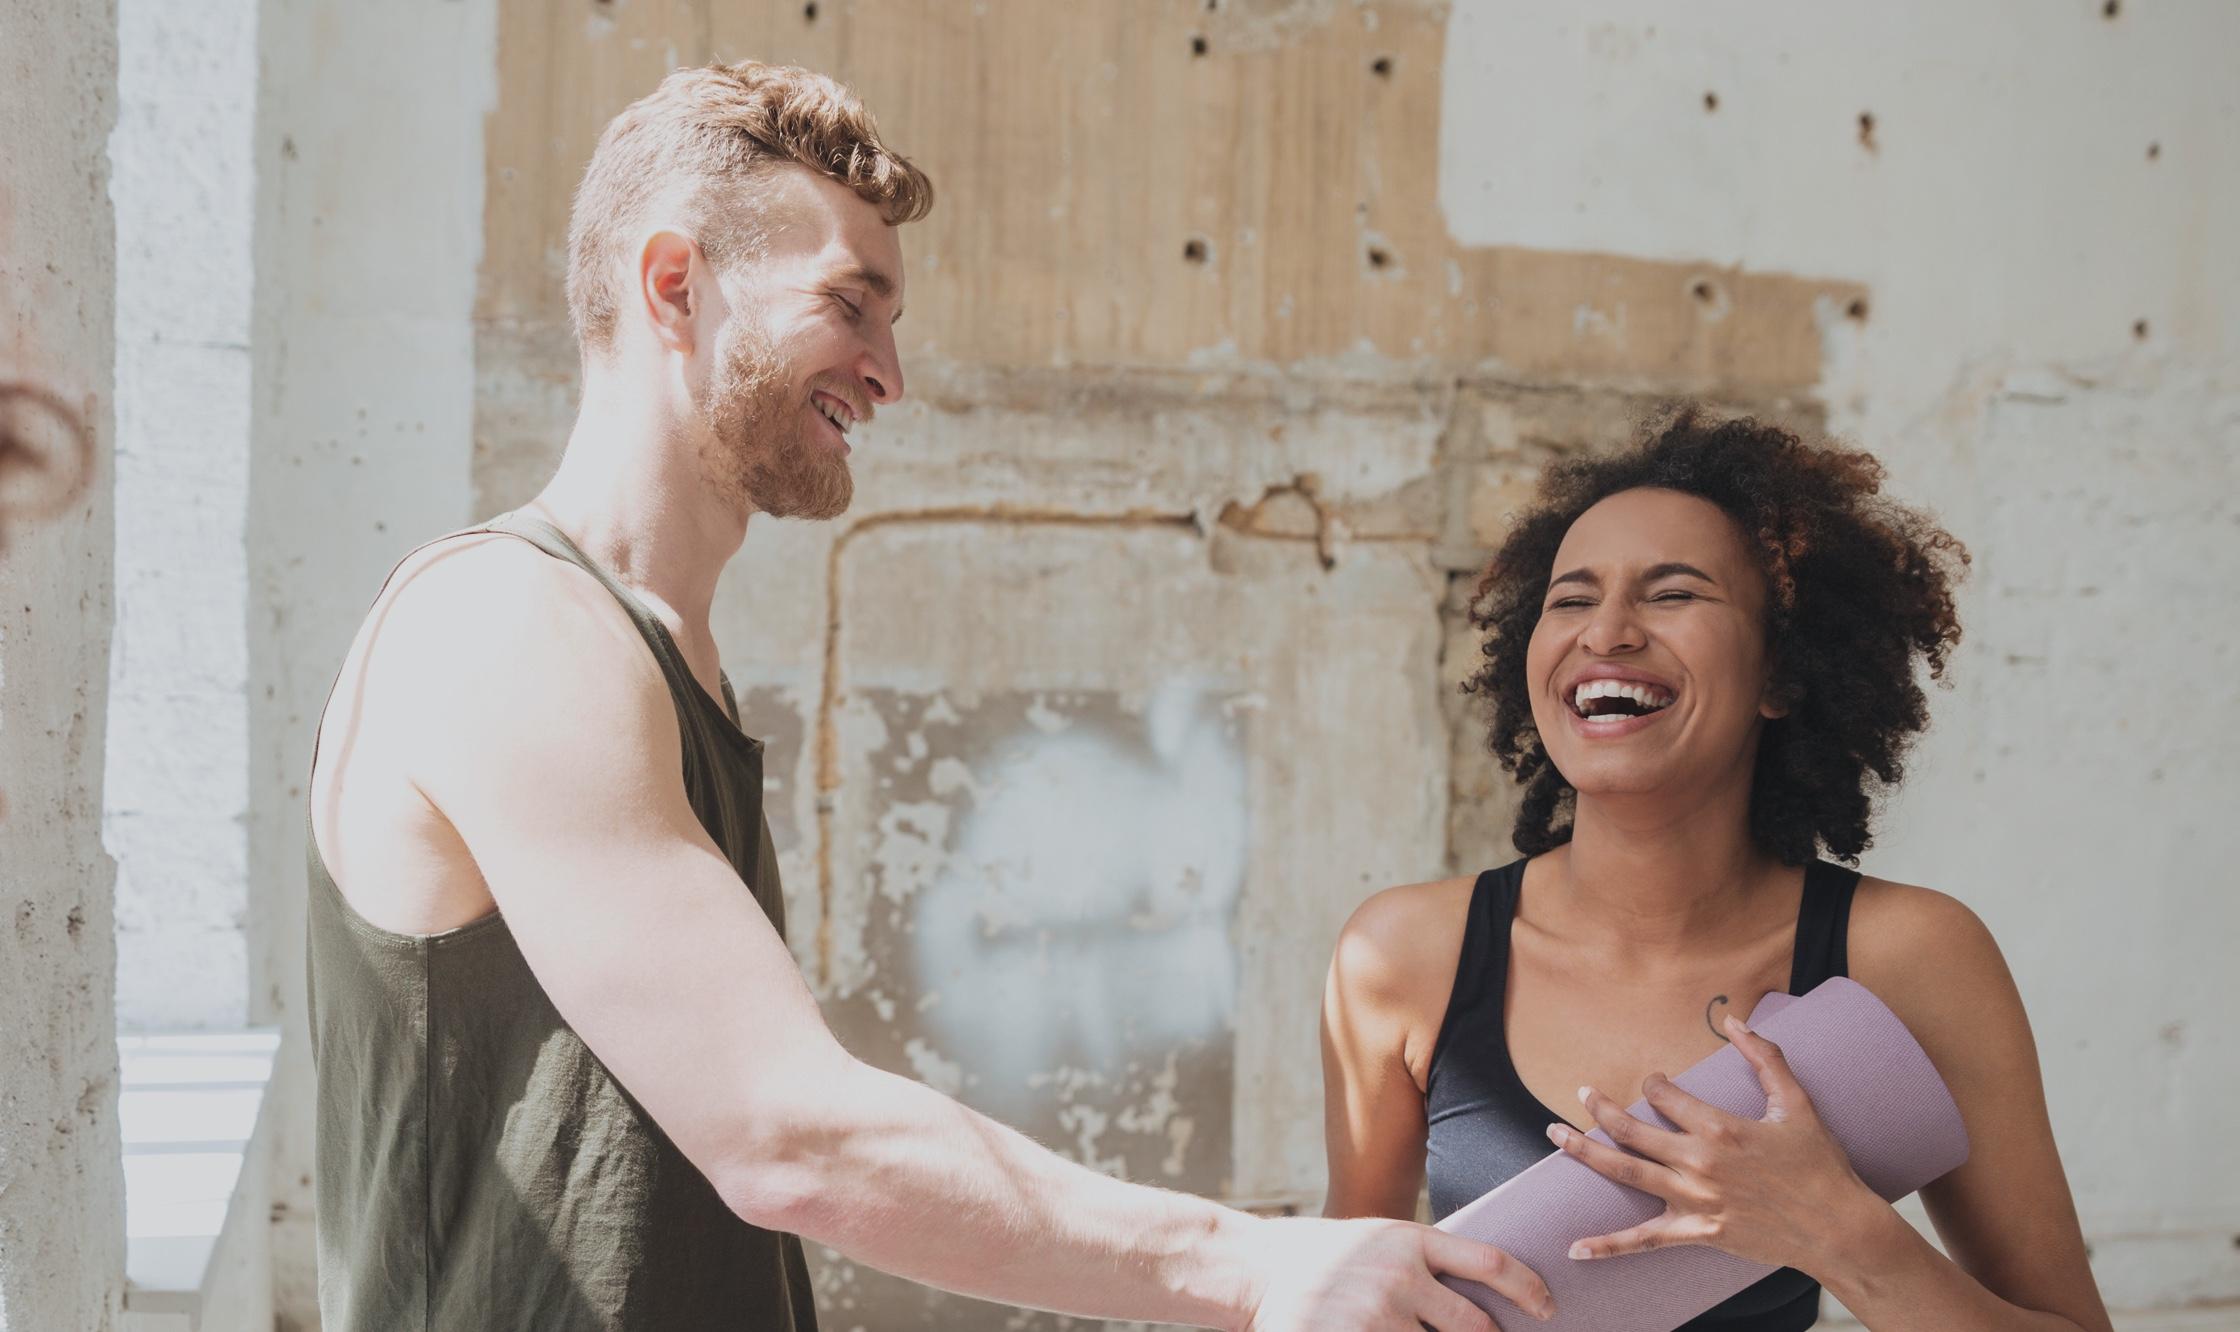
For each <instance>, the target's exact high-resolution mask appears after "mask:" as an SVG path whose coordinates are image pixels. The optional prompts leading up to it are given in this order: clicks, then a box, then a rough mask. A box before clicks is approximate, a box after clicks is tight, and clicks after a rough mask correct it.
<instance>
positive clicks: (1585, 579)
mask: <svg viewBox="0 0 2240 1332" xmlns="http://www.w3.org/2000/svg"><path fill="white" fill-rule="evenodd" d="M1565 583H1578V584H1580V585H1581V586H1583V587H1600V586H1602V580H1601V579H1600V578H1597V577H1595V575H1594V570H1592V569H1573V570H1572V571H1571V572H1570V573H1564V574H1557V575H1556V576H1555V577H1553V578H1551V579H1549V580H1548V590H1549V591H1550V592H1553V591H1555V590H1556V589H1557V588H1559V587H1561V586H1563V585H1564V584H1565Z"/></svg>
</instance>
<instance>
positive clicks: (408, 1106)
mask: <svg viewBox="0 0 2240 1332" xmlns="http://www.w3.org/2000/svg"><path fill="white" fill-rule="evenodd" d="M477 530H487V531H498V532H506V533H510V534H511V535H514V536H518V537H521V538H522V539H524V540H527V541H529V542H530V543H532V544H534V545H535V546H537V547H538V548H539V549H541V550H543V551H545V552H546V553H547V554H550V555H552V556H554V557H555V558H558V559H562V560H566V561H568V562H569V563H571V564H575V565H577V566H579V567H581V568H583V569H585V570H586V571H588V572H589V573H590V574H591V575H592V576H593V577H595V578H597V579H598V580H599V581H600V582H601V583H602V584H604V585H605V586H606V587H607V589H608V590H609V591H610V592H612V593H613V594H614V596H615V599H616V600H617V601H619V602H621V603H622V605H623V607H624V609H626V610H627V611H628V612H629V613H630V618H631V619H632V620H634V621H636V623H637V626H638V630H639V632H640V633H641V634H642V635H643V636H644V637H645V640H646V645H647V647H648V649H649V650H650V651H651V652H652V653H653V654H654V656H655V658H657V659H658V660H659V662H660V664H661V671H662V674H663V675H664V676H666V677H667V679H668V683H669V691H670V693H671V694H672V695H673V696H674V697H675V700H676V708H677V722H678V725H679V727H680V729H681V731H682V734H683V738H684V782H685V789H686V791H687V793H688V794H689V795H690V797H691V800H692V808H693V810H694V812H695V813H697V814H698V815H699V816H700V822H701V824H702V825H703V826H704V827H706V829H707V830H708V835H709V836H710V837H712V838H713V839H714V840H715V843H716V845H717V846H718V847H720V848H722V850H723V853H724V855H725V856H727V857H728V858H729V859H730V861H731V864H732V866H733V867H734V868H736V869H737V870H738V871H739V876H740V878H741V879H742V880H743V884H744V886H743V887H742V889H741V891H751V892H752V893H753V894H754V897H755V900H756V901H757V902H758V903H759V904H760V905H761V907H762V909H763V910H764V911H765V912H766V913H768V915H769V917H770V920H771V923H772V924H774V925H775V926H777V928H778V930H779V932H780V933H781V934H783V933H784V931H785V905H784V902H783V900H782V899H781V896H780V893H779V886H778V865H777V860H776V857H775V855H774V853H773V852H772V850H771V845H770V827H769V822H768V820H767V819H765V818H764V817H763V812H762V746H761V744H760V743H759V742H757V741H755V740H751V739H749V738H747V736H745V735H744V734H742V733H741V732H740V730H739V727H738V722H737V715H738V706H737V703H736V702H735V700H734V699H733V698H732V694H731V684H730V681H728V680H726V681H724V682H723V692H724V702H723V705H722V706H720V707H719V706H718V705H717V703H716V702H715V700H714V699H712V698H710V697H709V696H708V694H707V691H706V690H704V689H702V688H701V687H700V685H699V683H698V682H697V681H696V680H695V679H694V678H693V676H692V673H691V671H690V670H689V669H688V668H687V667H686V666H685V663H684V659H683V657H682V656H681V655H680V654H679V653H678V651H677V648H676V644H675V642H674V641H673V640H672V639H671V638H670V636H669V633H668V631H667V630H666V629H665V628H664V627H663V626H662V625H661V623H660V621H658V620H656V619H655V618H654V617H653V616H652V615H651V614H649V613H648V612H647V610H646V608H645V606H644V605H643V604H642V603H641V602H639V601H638V600H637V598H635V597H634V596H632V595H631V594H630V593H629V592H628V591H627V590H626V589H624V588H623V587H622V586H621V585H620V584H618V583H616V582H615V581H614V579H613V578H611V577H609V576H608V575H607V573H606V572H605V571H604V570H602V569H600V568H598V567H597V566H595V565H594V564H592V562H591V561H590V560H589V559H588V558H586V557H585V556H584V554H583V552H582V551H581V550H578V549H577V548H576V547H575V545H574V544H573V543H572V542H570V541H569V540H568V539H567V538H566V537H565V536H564V535H562V534H561V533H560V532H559V531H558V529H556V528H554V527H552V526H551V525H550V524H548V523H545V522H543V521H541V520H539V519H535V518H531V517H527V516H524V515H507V516H505V517H503V518H500V519H498V520H496V521H494V522H492V523H490V524H489V525H488V526H487V527H486V528H483V529H477ZM567 723H568V719H567V718H565V717H556V718H554V719H553V724H554V725H563V726H564V725H566V724H567ZM314 761H316V754H314ZM525 776H526V774H525ZM310 873H311V893H310V908H309V911H310V921H309V935H310V939H309V942H310V957H309V965H310V979H311V1035H312V1051H313V1058H314V1060H315V1061H316V1064H317V1069H318V1130H319V1136H318V1207H319V1309H320V1316H321V1319H322V1321H323V1323H324V1325H325V1327H326V1329H327V1332H408V1330H417V1332H433V1330H436V1329H441V1330H443V1332H453V1330H457V1332H470V1330H471V1332H505V1330H506V1329H521V1330H522V1332H528V1330H529V1329H536V1332H559V1330H567V1332H572V1330H573V1329H578V1328H587V1329H629V1330H631V1332H637V1330H639V1329H644V1330H646V1332H653V1330H655V1329H658V1330H659V1332H675V1330H677V1329H701V1328H740V1329H754V1332H789V1330H790V1332H813V1329H814V1328H815V1327H816V1312H815V1309H814V1307H813V1306H812V1305H811V1303H810V1288H809V1274H808V1269H807V1267H806V1265H805V1264H804V1262H803V1259H802V1251H801V1242H800V1241H799V1240H798V1239H795V1238H794V1237H792V1236H790V1235H780V1234H776V1233H773V1232H771V1231H767V1230H761V1229H758V1228H756V1227H754V1226H750V1225H748V1224H746V1223H745V1222H743V1221H741V1220H739V1218H738V1217H737V1216H735V1215H733V1214H732V1212H731V1211H730V1210H729V1209H728V1208H726V1207H725V1206H724V1204H723V1201H722V1200H721V1199H720V1198H719V1197H718V1196H717V1195H716V1191H715V1189H714V1188H713V1187H712V1186H711V1185H710V1184H709V1183H708V1181H707V1178H706V1177H705V1176H703V1175H702V1174H701V1173H700V1171H699V1170H698V1169H696V1168H694V1166H693V1165H692V1163H691V1162H690V1161H687V1160H686V1159H685V1157H684V1155H683V1153H681V1152H679V1151H678V1150H677V1148H676V1145H675V1144H674V1143H672V1142H671V1141H670V1140H669V1137H668V1135H667V1134H665V1133H663V1132H662V1131H661V1129H660V1128H659V1126H657V1125H656V1124H655V1123H654V1122H653V1120H652V1119H651V1118H650V1117H648V1116H647V1115H646V1113H645V1112H644V1111H643V1110H641V1109H640V1108H639V1107H638V1105H637V1103H636V1102H635V1101H634V1100H632V1099H631V1097H630V1094H629V1093H628V1092H627V1091H625V1090H624V1089H623V1088H622V1086H621V1084H619V1083H617V1082H616V1081H615V1080H614V1078H613V1077H611V1076H610V1075H609V1074H608V1072H607V1070H606V1068H605V1067H604V1066H602V1065H601V1064H600V1062H599V1060H598V1057H597V1056H595V1055H593V1054H592V1053H591V1051H590V1050H589V1049H587V1048H586V1047H585V1046H584V1044H583V1042H582V1041H581V1040H580V1039H578V1038H577V1036H576V1034H575V1032H573V1031H572V1030H570V1029H569V1027H568V1024H567V1023H566V1022H565V1021H563V1020H562V1019H561V1017H560V1014H559V1013H558V1012H557V1011H555V1010H554V1008H553V1006H552V1002H551V1000H550V999H549V998H547V997H546V995H545V992H544V988H543V987H542V986H540V985H539V984H538V983H537V978H536V977H535V976H534V975H533V974H531V972H530V970H529V967H528V964H527V963H526V962H525V961H524V960H523V958H522V956H521V950H520V949H519V948H518V947H516V946H515V943H514V939H513V934H512V932H511V931H510V930H509V929H507V927H506V922H505V920H504V918H503V917H502V916H500V915H497V914H492V915H490V916H486V917H484V918H483V919H481V920H478V921H475V922H474V923H473V924H470V925H465V926H462V927H460V928H458V929H455V930H449V931H446V932H445V933H442V934H437V935H428V936H412V935H401V934H393V933H390V932H389V931H386V930H382V929H379V928H376V927H375V926H373V925H371V924H369V923H368V922H367V921H366V920H365V919H364V918H363V917H361V916H359V915H357V914H356V913H355V912H353V911H352V910H351V908H350V906H349V905H348V903H346V902H345V901H344V900H343V897H342V894H341V892H340V891H339V890H338V889H337V888H336V886H335V883H334V879H333V877H332V876H331V875H330V874H329V873H328V872H327V868H326V865H325V864H324V862H323V861H322V860H321V859H320V856H319V849H318V846H317V844H316V843H315V842H314V844H313V845H312V847H311V854H310ZM629 902H630V895H629V893H628V891H627V889H626V886H620V885H618V888H617V891H616V893H615V910H617V911H627V910H629ZM677 1020H678V1021H680V1022H689V1021H691V1016H690V1015H689V1014H687V1013H681V1012H680V1013H679V1014H678V1015H677ZM710 1085H711V1087H713V1086H715V1085H717V1084H716V1083H714V1082H711V1084H710Z"/></svg>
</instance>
